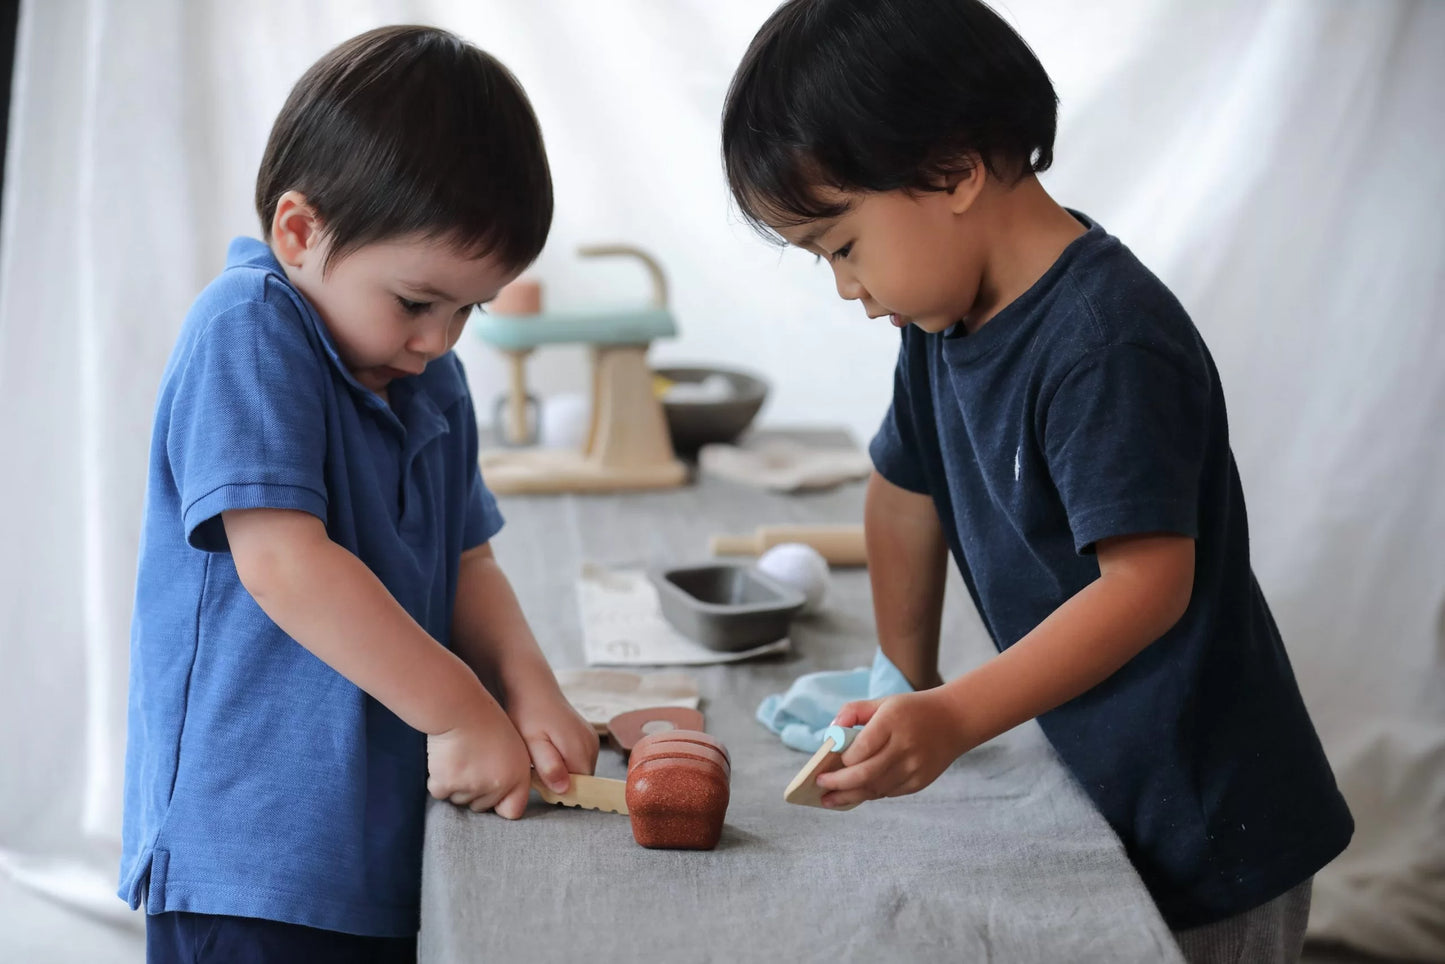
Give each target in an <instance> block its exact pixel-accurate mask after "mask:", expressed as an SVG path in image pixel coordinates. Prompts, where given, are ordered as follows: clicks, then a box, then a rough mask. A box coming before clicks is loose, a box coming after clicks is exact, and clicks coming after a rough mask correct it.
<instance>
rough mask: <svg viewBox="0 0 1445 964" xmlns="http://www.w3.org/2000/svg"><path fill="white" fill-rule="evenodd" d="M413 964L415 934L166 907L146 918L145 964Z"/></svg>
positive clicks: (414, 959) (414, 958)
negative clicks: (351, 930) (364, 932)
mask: <svg viewBox="0 0 1445 964" xmlns="http://www.w3.org/2000/svg"><path fill="white" fill-rule="evenodd" d="M208 961H216V962H225V964H291V962H293V961H295V962H297V964H332V962H335V964H343V962H345V964H353V962H355V964H363V962H364V964H401V962H405V964H415V962H416V937H415V936H413V937H361V936H359V935H356V934H343V933H341V932H340V931H326V930H320V929H318V928H315V927H303V926H302V925H300V924H283V923H281V922H280V921H274V920H261V919H260V918H256V917H225V916H222V915H219V914H189V913H186V912H185V911H169V912H167V913H164V914H150V915H148V916H147V917H146V964H202V962H208Z"/></svg>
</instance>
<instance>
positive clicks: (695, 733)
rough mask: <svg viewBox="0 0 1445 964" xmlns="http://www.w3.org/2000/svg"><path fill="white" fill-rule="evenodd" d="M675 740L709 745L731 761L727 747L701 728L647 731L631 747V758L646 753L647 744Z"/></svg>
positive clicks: (634, 758)
mask: <svg viewBox="0 0 1445 964" xmlns="http://www.w3.org/2000/svg"><path fill="white" fill-rule="evenodd" d="M676 741H681V742H683V743H698V744H701V745H702V746H706V747H711V748H712V749H714V750H716V751H717V752H719V753H721V754H722V755H723V759H725V760H727V761H728V762H729V763H732V757H730V756H729V755H728V748H727V747H725V746H723V745H722V742H721V741H720V740H718V739H717V738H716V737H713V736H709V735H708V734H706V733H704V732H702V731H701V730H667V731H665V732H662V733H649V734H648V735H647V736H644V737H643V738H642V739H640V740H638V741H637V743H636V745H634V746H633V747H632V757H631V759H633V760H636V759H637V754H639V753H646V752H647V748H648V747H649V746H652V745H654V744H657V743H662V742H668V743H672V742H676Z"/></svg>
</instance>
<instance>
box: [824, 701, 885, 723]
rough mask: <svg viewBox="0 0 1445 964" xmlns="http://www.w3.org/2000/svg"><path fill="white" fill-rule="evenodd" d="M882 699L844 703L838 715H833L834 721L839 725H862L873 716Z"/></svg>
mask: <svg viewBox="0 0 1445 964" xmlns="http://www.w3.org/2000/svg"><path fill="white" fill-rule="evenodd" d="M881 702H883V701H882V700H855V701H854V702H852V703H844V704H843V708H842V709H841V710H839V711H838V715H837V716H835V717H833V722H834V723H836V724H837V725H839V726H843V727H848V726H860V725H862V724H864V723H867V722H868V721H869V720H871V719H872V718H873V714H874V712H876V711H877V709H878V704H879V703H881Z"/></svg>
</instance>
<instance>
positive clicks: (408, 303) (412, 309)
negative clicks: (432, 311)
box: [396, 295, 431, 315]
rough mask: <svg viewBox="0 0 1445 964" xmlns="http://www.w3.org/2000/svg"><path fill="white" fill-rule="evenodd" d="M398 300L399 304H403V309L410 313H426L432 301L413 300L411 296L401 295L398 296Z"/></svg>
mask: <svg viewBox="0 0 1445 964" xmlns="http://www.w3.org/2000/svg"><path fill="white" fill-rule="evenodd" d="M396 301H397V304H399V305H401V310H402V311H404V312H406V313H407V314H409V315H420V314H424V313H425V312H426V310H427V309H428V308H430V307H431V302H430V301H412V300H411V299H409V298H403V297H402V296H401V295H397V296H396Z"/></svg>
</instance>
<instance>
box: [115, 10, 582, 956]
mask: <svg viewBox="0 0 1445 964" xmlns="http://www.w3.org/2000/svg"><path fill="white" fill-rule="evenodd" d="M256 207H257V211H258V214H259V215H260V220H261V229H262V236H263V237H264V239H265V241H264V242H263V241H258V240H254V239H250V238H240V239H237V240H236V241H234V242H233V243H232V245H231V248H230V252H229V254H228V257H227V264H226V268H225V270H224V271H223V272H222V273H221V274H220V276H219V277H217V278H216V280H215V281H213V282H212V283H211V284H210V285H209V286H208V287H207V288H206V289H205V291H203V292H202V293H201V295H200V296H199V297H198V298H197V299H196V302H195V304H194V305H193V306H192V308H191V310H190V312H189V314H188V315H187V317H186V321H185V324H184V326H183V328H182V330H181V333H180V336H179V338H178V340H177V344H176V347H175V350H174V351H173V352H172V355H171V358H170V361H169V363H168V364H167V367H166V370H165V375H164V378H163V380H162V383H161V389H160V395H159V399H158V402H157V407H156V417H155V428H154V432H153V437H152V447H151V460H150V473H149V479H148V485H147V492H146V508H145V518H144V527H143V534H142V541H141V552H140V562H139V574H138V579H137V589H136V601H135V617H134V623H133V627H132V633H131V677H130V680H131V685H130V716H129V735H128V747H127V755H126V779H125V819H124V834H123V838H124V853H123V856H122V861H121V878H120V895H121V897H123V898H124V899H125V900H127V901H128V902H129V903H130V904H131V906H133V907H136V906H140V905H142V904H143V905H144V906H145V908H146V910H147V913H148V916H147V955H148V959H149V960H151V961H180V960H186V961H193V960H215V961H226V962H237V961H252V960H256V961H262V960H264V961H292V960H295V961H307V962H319V961H332V960H336V961H358V960H368V961H370V960H376V961H381V960H414V959H415V955H416V931H417V926H418V920H419V902H420V901H419V897H420V887H421V844H422V824H423V815H424V808H425V803H426V794H427V791H428V790H429V791H430V792H431V795H432V796H434V797H438V798H440V799H445V800H450V801H451V802H453V803H455V804H458V805H463V806H468V807H470V808H471V809H473V810H495V811H496V812H497V813H498V814H500V815H502V816H504V817H508V818H516V817H519V816H521V815H522V812H523V810H524V809H525V807H526V803H527V795H528V790H529V787H530V782H531V776H530V773H531V771H532V769H533V768H535V770H536V772H537V774H538V775H539V776H540V777H541V778H542V779H544V780H545V781H546V782H547V783H548V784H550V785H552V786H553V787H556V788H557V789H559V790H560V789H564V788H565V787H566V786H567V785H568V783H569V778H568V773H569V771H570V772H581V773H590V772H591V771H592V768H593V765H594V764H595V762H596V758H597V736H596V734H595V733H594V732H593V731H592V729H591V727H590V726H589V725H588V724H587V723H586V722H585V721H584V720H583V719H582V718H581V717H580V716H579V715H578V714H577V713H576V712H575V711H574V710H573V709H572V708H571V707H570V706H569V705H568V703H567V701H566V700H565V699H564V698H563V696H562V694H561V691H560V689H559V688H558V686H557V683H556V680H555V679H554V678H553V676H552V672H551V670H550V668H549V667H548V665H547V662H546V660H545V659H544V658H543V656H542V654H541V651H540V650H539V648H538V646H537V643H536V641H535V639H534V638H533V637H532V634H531V631H530V630H529V629H528V627H527V623H526V620H525V619H524V617H523V615H522V612H521V610H520V608H519V607H518V605H517V601H516V598H515V597H514V596H513V594H512V591H511V588H510V586H509V584H508V582H507V579H506V577H505V575H503V573H502V571H501V569H500V568H499V567H498V565H497V562H496V560H495V559H494V557H493V555H492V550H491V548H490V546H489V540H490V539H491V538H492V536H493V535H495V534H496V532H497V530H498V529H499V528H500V527H501V525H502V518H501V515H500V514H499V513H498V511H497V507H496V503H495V501H494V500H493V498H492V496H491V494H490V493H489V492H488V491H487V489H486V487H485V486H484V484H483V482H482V478H481V475H480V473H479V470H478V466H477V445H478V441H477V429H476V421H475V417H474V414H473V408H472V401H471V395H470V393H469V392H468V389H467V383H466V378H465V375H464V374H463V372H462V368H461V364H460V363H459V362H458V361H457V358H456V356H455V355H454V354H453V353H452V347H453V345H454V344H455V343H456V341H457V338H458V337H460V335H461V332H462V328H463V326H464V325H465V324H466V321H467V318H468V317H469V315H470V314H471V312H472V310H473V308H474V306H476V305H477V304H479V303H482V302H486V301H489V300H491V299H492V298H493V297H495V296H496V294H497V292H498V291H499V290H500V289H501V288H502V286H503V285H505V284H507V283H508V282H509V281H510V280H512V279H513V278H515V277H516V275H517V274H518V273H519V272H520V271H521V270H522V269H523V268H524V267H525V266H526V265H527V264H529V263H530V262H531V261H532V260H533V259H534V258H535V257H536V256H537V253H538V252H539V251H540V250H541V248H542V245H543V243H544V242H545V240H546V237H547V231H548V228H549V227H550V224H551V217H552V186H551V177H550V174H549V173H548V167H547V159H546V155H545V152H544V150H543V146H542V138H541V132H540V131H539V129H538V127H537V122H536V118H535V117H534V116H533V113H532V110H531V107H530V105H529V104H528V103H527V99H526V96H525V94H524V93H523V92H522V90H521V88H520V87H519V86H518V84H517V82H516V80H515V79H514V78H513V77H512V76H511V74H510V73H508V72H507V70H506V69H505V68H504V67H502V65H501V64H499V63H497V61H496V60H494V59H493V58H492V57H490V56H489V55H487V54H486V53H484V52H483V51H481V50H478V49H477V48H476V47H474V46H472V45H470V44H468V43H465V42H463V41H461V40H459V39H458V38H457V37H455V36H453V35H451V34H449V33H446V32H444V31H441V30H436V29H432V28H427V27H388V28H382V29H379V30H374V31H371V32H369V33H366V34H363V35H361V36H359V37H356V38H354V39H352V40H350V41H348V42H346V43H344V44H342V45H341V46H340V47H338V48H336V49H335V50H333V51H331V52H330V53H329V54H327V55H326V56H325V57H323V58H322V59H321V60H320V61H318V62H317V63H316V64H315V65H314V66H313V67H312V68H311V69H310V70H308V71H307V73H306V74H305V75H304V76H303V77H302V78H301V80H300V81H299V82H298V83H297V85H296V87H295V88H294V89H293V91H292V92H291V95H290V98H289V99H288V100H287V102H286V105H285V107H284V108H283V109H282V112H281V114H280V116H279V117H278V119H277V121H276V124H275V126H274V128H273V129H272V132H271V137H270V141H269V143H268V144H267V147H266V151H265V155H264V158H263V160H262V164H261V170H260V174H259V176H258V178H257V184H256ZM482 679H486V680H488V681H489V683H491V684H492V686H493V691H492V692H489V691H488V689H487V688H486V687H484V686H483V684H482V682H481V680H482ZM493 694H495V695H493Z"/></svg>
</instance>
